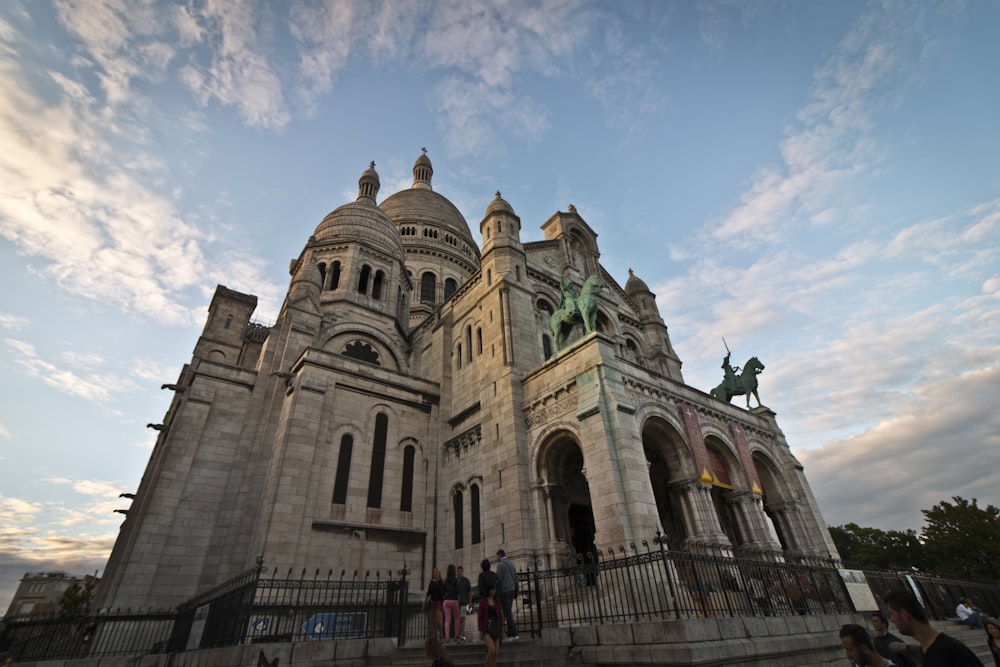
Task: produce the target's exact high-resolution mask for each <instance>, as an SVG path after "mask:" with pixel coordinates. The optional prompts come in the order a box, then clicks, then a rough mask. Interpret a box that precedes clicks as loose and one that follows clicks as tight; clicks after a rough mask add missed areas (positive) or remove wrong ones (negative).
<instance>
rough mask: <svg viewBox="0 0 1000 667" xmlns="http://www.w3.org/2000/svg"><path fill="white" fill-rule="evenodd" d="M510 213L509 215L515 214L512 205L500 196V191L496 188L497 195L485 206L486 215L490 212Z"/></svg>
mask: <svg viewBox="0 0 1000 667" xmlns="http://www.w3.org/2000/svg"><path fill="white" fill-rule="evenodd" d="M501 211H502V212H504V213H510V214H511V215H517V214H516V213H514V207H512V206H511V205H510V204H508V203H507V200H506V199H504V198H503V197H501V196H500V191H499V190H497V196H496V197H495V198H494V199H493V201H491V202H490V205H489V206H487V207H486V215H487V216H489V215H490V214H491V213H499V212H501Z"/></svg>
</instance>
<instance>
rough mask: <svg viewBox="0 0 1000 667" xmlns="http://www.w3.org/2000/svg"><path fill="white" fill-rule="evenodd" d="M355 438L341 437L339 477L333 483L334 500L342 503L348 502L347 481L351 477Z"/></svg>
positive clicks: (338, 459)
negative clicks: (352, 451)
mask: <svg viewBox="0 0 1000 667" xmlns="http://www.w3.org/2000/svg"><path fill="white" fill-rule="evenodd" d="M352 449H354V438H352V437H351V436H349V435H345V436H344V437H342V438H341V439H340V455H339V456H338V457H337V477H336V480H335V481H334V483H333V502H335V503H339V504H341V505H343V504H345V503H346V502H347V481H348V480H349V479H350V477H351V450H352Z"/></svg>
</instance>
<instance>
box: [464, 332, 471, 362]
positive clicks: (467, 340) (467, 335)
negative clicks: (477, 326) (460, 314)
mask: <svg viewBox="0 0 1000 667" xmlns="http://www.w3.org/2000/svg"><path fill="white" fill-rule="evenodd" d="M465 347H466V348H467V349H468V352H467V355H468V356H467V359H468V360H469V363H470V364H471V363H472V326H471V325H470V326H467V327H465Z"/></svg>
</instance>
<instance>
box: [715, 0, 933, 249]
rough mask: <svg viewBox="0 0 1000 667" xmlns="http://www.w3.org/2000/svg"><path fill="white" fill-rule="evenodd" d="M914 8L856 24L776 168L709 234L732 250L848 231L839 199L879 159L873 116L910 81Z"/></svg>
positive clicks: (918, 44) (919, 43)
mask: <svg viewBox="0 0 1000 667" xmlns="http://www.w3.org/2000/svg"><path fill="white" fill-rule="evenodd" d="M920 12H921V10H920V8H919V7H916V6H913V7H902V8H901V7H898V6H888V7H886V6H882V7H877V8H875V9H873V10H872V11H871V12H870V13H869V14H867V15H866V16H864V17H862V18H861V19H860V20H859V21H858V22H857V24H856V25H855V26H854V28H853V30H852V32H851V33H849V34H848V35H847V36H846V37H845V38H844V39H843V40H842V41H841V43H840V44H839V45H838V48H837V51H836V52H835V54H834V55H833V56H832V57H831V58H830V60H829V61H828V62H827V63H826V65H825V66H824V67H822V68H820V70H819V71H818V72H817V73H816V76H815V84H814V88H813V92H812V101H811V102H810V103H809V104H808V105H807V106H806V107H805V108H803V109H802V110H801V111H800V112H799V114H798V118H797V122H796V124H795V125H793V126H791V127H789V129H788V136H787V137H786V138H785V140H784V142H783V143H782V146H781V155H782V164H780V165H771V166H766V167H763V168H762V169H761V170H760V171H759V173H757V174H756V175H755V176H754V177H753V179H752V182H751V184H750V186H749V188H748V189H747V190H746V191H745V192H744V193H743V194H742V195H741V196H740V201H739V204H738V205H737V206H736V207H735V208H734V209H733V210H732V211H731V212H729V213H728V214H727V215H726V216H725V217H724V219H723V220H722V221H721V223H720V224H719V226H718V227H717V228H716V229H715V230H714V235H715V237H716V238H718V239H722V240H725V241H728V242H730V243H739V244H746V243H751V242H753V243H774V242H775V241H776V240H780V239H781V238H783V237H784V235H785V234H786V233H788V231H789V230H790V229H794V228H795V227H796V226H802V225H805V226H810V225H813V226H817V225H829V224H830V223H832V222H838V223H839V224H849V223H850V222H851V221H852V214H854V213H856V211H854V209H853V206H854V205H855V203H856V202H855V201H854V199H852V198H850V197H848V198H845V193H847V192H852V191H858V190H861V189H862V188H861V185H862V181H861V180H860V178H859V177H860V176H862V175H864V174H866V173H869V172H870V170H871V169H872V167H873V166H874V165H876V164H877V163H878V162H879V161H880V159H881V156H880V155H879V150H880V149H879V147H878V146H877V144H876V142H875V140H874V137H873V135H872V133H871V127H872V124H873V122H874V117H875V115H876V114H877V113H878V112H879V111H880V110H882V109H884V108H886V107H887V106H889V105H891V104H892V103H893V102H894V101H895V97H894V96H895V95H896V94H898V93H897V91H898V90H899V89H901V88H905V85H903V84H901V83H900V79H905V78H906V77H908V76H915V74H914V69H915V68H914V61H915V60H918V59H919V53H920V51H921V49H922V48H923V45H924V42H925V39H923V38H922V37H921V35H920V34H919V32H918V31H917V30H916V26H918V25H919V24H920V23H921V22H922V21H923V17H922V16H921V15H920Z"/></svg>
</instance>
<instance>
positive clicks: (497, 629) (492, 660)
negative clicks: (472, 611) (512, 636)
mask: <svg viewBox="0 0 1000 667" xmlns="http://www.w3.org/2000/svg"><path fill="white" fill-rule="evenodd" d="M478 620H479V635H480V636H481V637H482V639H483V643H484V644H486V662H485V663H484V664H485V667H496V664H497V658H498V657H500V641H501V637H502V636H503V606H502V605H501V604H500V601H499V600H497V587H496V584H486V588H485V589H484V590H483V591H482V597H481V598H480V600H479V615H478Z"/></svg>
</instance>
